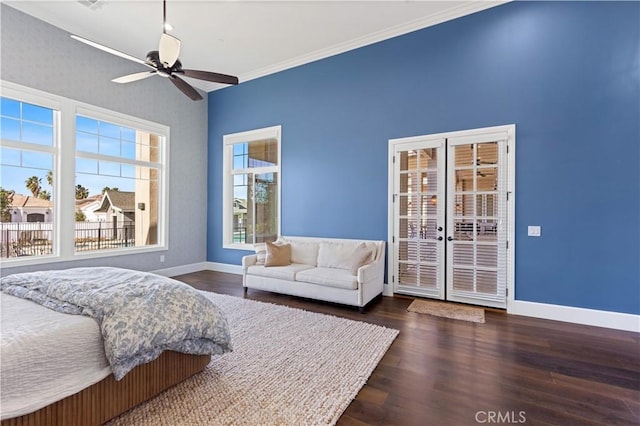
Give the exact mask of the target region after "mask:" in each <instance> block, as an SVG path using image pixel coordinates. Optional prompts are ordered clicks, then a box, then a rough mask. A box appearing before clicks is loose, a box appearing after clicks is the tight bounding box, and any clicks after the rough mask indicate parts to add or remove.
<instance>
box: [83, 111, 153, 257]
mask: <svg viewBox="0 0 640 426" xmlns="http://www.w3.org/2000/svg"><path fill="white" fill-rule="evenodd" d="M161 141H162V137H161V136H159V135H156V134H154V133H149V132H147V131H143V130H137V129H134V128H131V127H127V126H121V125H118V124H114V123H110V122H108V121H103V120H98V119H95V118H91V117H87V116H83V115H78V116H76V185H75V188H76V199H78V200H80V203H78V208H77V211H76V215H77V216H78V219H79V220H77V222H76V228H77V229H76V240H75V249H76V251H88V250H107V249H110V248H116V247H140V246H147V245H154V244H157V243H158V199H159V194H158V189H159V183H160V182H159V179H160V175H161V168H162V164H161V161H160V148H161V146H160V145H161ZM86 199H88V200H90V201H89V203H86V202H85V203H82V200H86ZM83 206H84V208H83ZM78 222H82V223H78Z"/></svg>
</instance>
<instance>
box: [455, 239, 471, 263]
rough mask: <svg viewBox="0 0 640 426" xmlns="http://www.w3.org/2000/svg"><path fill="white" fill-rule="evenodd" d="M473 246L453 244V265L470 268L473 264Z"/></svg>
mask: <svg viewBox="0 0 640 426" xmlns="http://www.w3.org/2000/svg"><path fill="white" fill-rule="evenodd" d="M473 252H474V246H473V244H465V243H458V242H456V243H454V244H453V263H454V265H467V266H472V265H473V262H474V255H473Z"/></svg>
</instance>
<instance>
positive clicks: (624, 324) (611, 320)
mask: <svg viewBox="0 0 640 426" xmlns="http://www.w3.org/2000/svg"><path fill="white" fill-rule="evenodd" d="M198 271H217V272H226V273H229V274H237V275H242V266H240V265H231V264H228V263H218V262H200V263H193V264H190V265H183V266H176V267H173V268H166V269H160V270H157V271H153V272H155V273H156V274H159V275H164V276H167V277H171V276H176V275H183V274H189V273H192V272H198ZM382 294H383V295H384V296H393V288H392V286H390V285H388V284H385V285H384V290H383V293H382ZM507 313H509V314H513V315H524V316H527V317H534V318H543V319H549V320H554V321H564V322H571V323H574V324H583V325H592V326H596V327H605V328H612V329H616V330H625V331H633V332H636V333H640V315H633V314H624V313H620V312H609V311H599V310H596V309H586V308H575V307H572V306H561V305H550V304H546V303H537V302H526V301H523V300H514V301H512V302H510V303H509V307H508V309H507Z"/></svg>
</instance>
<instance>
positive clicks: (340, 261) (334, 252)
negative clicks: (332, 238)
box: [318, 241, 376, 275]
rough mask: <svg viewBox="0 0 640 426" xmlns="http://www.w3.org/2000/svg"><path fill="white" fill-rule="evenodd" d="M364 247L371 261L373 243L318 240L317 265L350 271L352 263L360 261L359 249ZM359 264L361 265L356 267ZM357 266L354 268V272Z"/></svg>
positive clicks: (373, 253)
mask: <svg viewBox="0 0 640 426" xmlns="http://www.w3.org/2000/svg"><path fill="white" fill-rule="evenodd" d="M364 249H366V250H368V251H369V253H370V254H371V261H373V257H374V255H375V249H376V246H375V244H367V243H365V242H363V241H346V242H324V241H323V242H320V249H319V251H318V266H319V267H321V268H338V269H346V270H347V271H349V272H351V270H352V268H353V266H354V264H355V263H360V257H361V255H362V252H361V251H360V250H362V251H364ZM365 260H366V259H365ZM363 264H366V263H363ZM360 266H362V265H359V266H358V267H360ZM358 267H356V268H355V270H356V272H357V270H358ZM354 275H355V273H354Z"/></svg>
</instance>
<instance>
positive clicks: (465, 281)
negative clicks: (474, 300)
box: [453, 268, 474, 292]
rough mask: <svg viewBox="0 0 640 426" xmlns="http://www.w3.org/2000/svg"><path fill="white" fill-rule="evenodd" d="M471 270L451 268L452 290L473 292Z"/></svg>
mask: <svg viewBox="0 0 640 426" xmlns="http://www.w3.org/2000/svg"><path fill="white" fill-rule="evenodd" d="M473 275H474V274H473V269H460V268H453V289H454V290H460V291H468V292H471V291H473V287H474V286H473Z"/></svg>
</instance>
